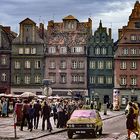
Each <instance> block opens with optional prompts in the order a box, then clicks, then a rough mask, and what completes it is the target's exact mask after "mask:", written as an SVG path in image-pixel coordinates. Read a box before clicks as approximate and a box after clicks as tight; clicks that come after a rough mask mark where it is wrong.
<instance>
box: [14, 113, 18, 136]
mask: <svg viewBox="0 0 140 140" xmlns="http://www.w3.org/2000/svg"><path fill="white" fill-rule="evenodd" d="M14 136H15V139H16V138H17V132H16V115H15V114H14Z"/></svg>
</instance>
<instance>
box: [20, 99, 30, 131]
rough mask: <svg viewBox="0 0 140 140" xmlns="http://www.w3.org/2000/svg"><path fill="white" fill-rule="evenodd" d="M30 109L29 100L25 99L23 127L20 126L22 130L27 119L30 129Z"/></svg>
mask: <svg viewBox="0 0 140 140" xmlns="http://www.w3.org/2000/svg"><path fill="white" fill-rule="evenodd" d="M28 109H29V104H28V101H27V100H24V104H23V107H22V120H21V128H20V130H21V131H23V126H24V125H25V120H27V126H28V129H29V126H30V119H29V112H28Z"/></svg>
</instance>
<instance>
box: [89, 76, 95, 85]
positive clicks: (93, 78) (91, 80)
mask: <svg viewBox="0 0 140 140" xmlns="http://www.w3.org/2000/svg"><path fill="white" fill-rule="evenodd" d="M89 82H90V84H95V83H96V77H95V76H91V77H89Z"/></svg>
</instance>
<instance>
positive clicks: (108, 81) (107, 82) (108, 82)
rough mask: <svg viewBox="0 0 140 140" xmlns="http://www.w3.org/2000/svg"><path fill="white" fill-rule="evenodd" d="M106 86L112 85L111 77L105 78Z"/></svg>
mask: <svg viewBox="0 0 140 140" xmlns="http://www.w3.org/2000/svg"><path fill="white" fill-rule="evenodd" d="M106 84H112V76H107V77H106Z"/></svg>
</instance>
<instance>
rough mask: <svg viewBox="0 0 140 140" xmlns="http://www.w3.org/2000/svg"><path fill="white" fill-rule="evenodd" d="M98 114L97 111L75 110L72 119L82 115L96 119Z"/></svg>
mask: <svg viewBox="0 0 140 140" xmlns="http://www.w3.org/2000/svg"><path fill="white" fill-rule="evenodd" d="M96 113H97V110H94V109H93V110H74V112H73V113H72V116H71V117H75V116H80V115H82V116H83V115H84V116H89V117H92V116H94V117H95V115H96Z"/></svg>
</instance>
